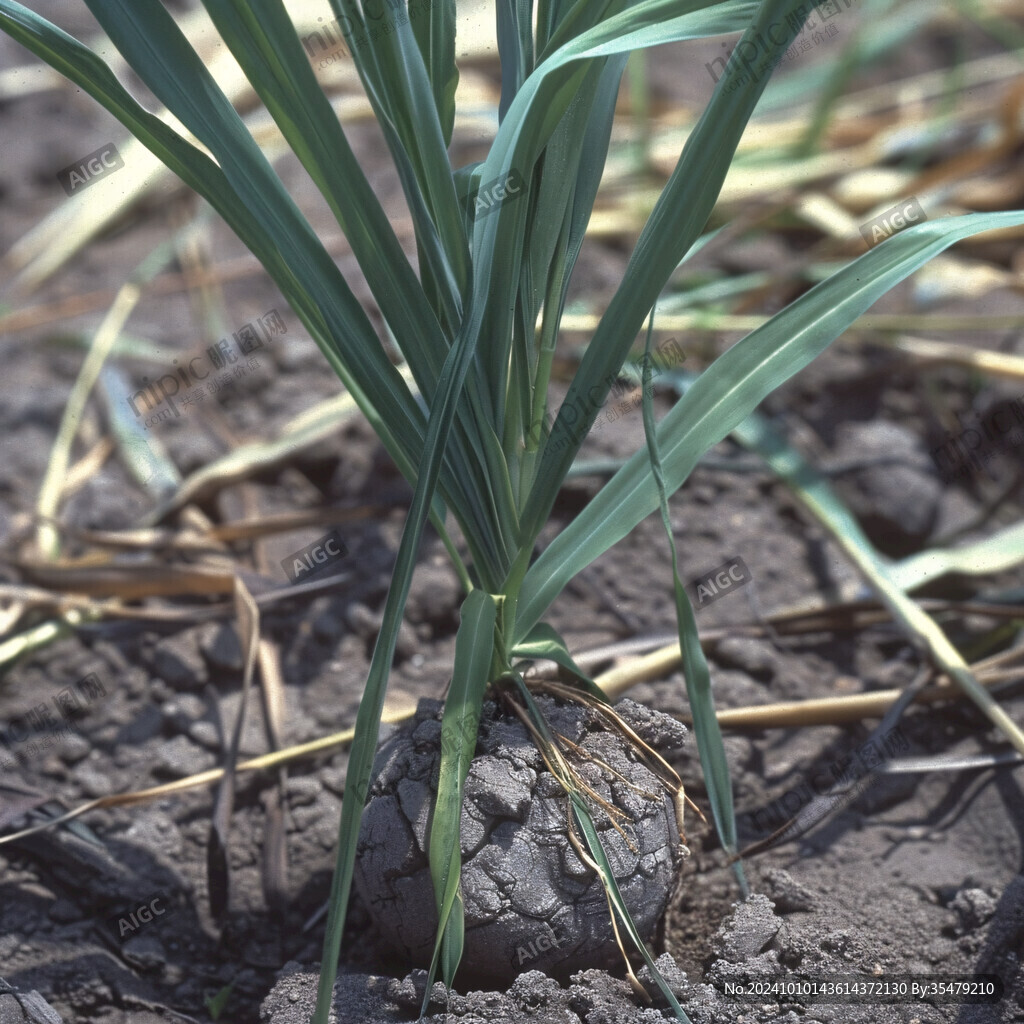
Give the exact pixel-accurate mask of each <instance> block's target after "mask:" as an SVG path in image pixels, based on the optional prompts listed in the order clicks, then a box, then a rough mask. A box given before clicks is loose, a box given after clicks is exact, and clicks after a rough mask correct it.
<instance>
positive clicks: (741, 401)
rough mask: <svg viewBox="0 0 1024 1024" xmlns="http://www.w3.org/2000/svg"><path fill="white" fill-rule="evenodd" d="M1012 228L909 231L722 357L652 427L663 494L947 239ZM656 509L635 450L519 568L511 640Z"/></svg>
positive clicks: (929, 226)
mask: <svg viewBox="0 0 1024 1024" xmlns="http://www.w3.org/2000/svg"><path fill="white" fill-rule="evenodd" d="M1018 224H1024V212H1019V211H1018V212H1012V213H992V214H968V215H966V216H963V217H952V218H949V217H947V218H943V219H941V220H935V221H930V222H927V223H923V224H919V225H915V226H913V227H910V228H907V229H905V230H904V231H902V232H900V233H899V234H898V235H894V236H893V237H892V238H889V239H887V240H886V241H884V242H882V243H881V245H878V246H876V247H875V248H874V249H872V250H870V251H869V252H867V253H865V254H864V255H863V256H860V257H859V258H858V259H856V260H854V261H853V262H852V263H851V264H850V265H849V266H846V267H844V268H843V269H842V270H839V271H837V272H836V273H835V274H833V275H832V277H830V278H828V280H826V281H822V282H821V283H820V284H818V285H816V286H815V287H814V288H812V289H811V290H810V291H808V292H806V293H805V294H804V295H802V296H800V298H798V299H797V300H796V301H795V302H793V303H791V304H790V305H789V306H787V307H786V308H785V309H784V310H782V312H780V313H778V314H777V315H776V316H774V317H773V318H772V319H771V320H770V321H768V323H766V324H763V325H762V326H761V327H759V328H758V329H757V330H756V331H753V332H752V333H751V334H748V335H747V336H746V337H745V338H743V339H742V340H741V341H738V342H737V343H736V344H735V345H733V346H732V348H730V349H729V350H728V351H726V352H724V353H722V355H721V356H719V357H718V358H717V359H716V360H715V361H714V362H713V363H712V364H711V366H709V367H708V368H707V369H706V370H705V371H704V373H703V374H701V376H700V378H699V379H698V382H697V384H696V385H695V386H694V387H692V388H691V389H690V390H689V391H688V392H687V394H686V395H685V396H684V397H683V398H682V399H680V401H678V402H677V403H676V404H675V406H673V408H672V410H671V411H670V412H669V413H668V414H667V415H666V416H665V417H664V418H663V419H662V421H661V423H659V424H658V445H659V449H660V452H661V459H662V465H663V467H664V471H665V486H666V488H667V490H668V492H669V493H674V492H675V491H676V490H677V489H678V488H679V487H681V486H682V484H683V482H684V481H685V480H686V478H687V477H688V476H689V474H690V472H691V471H692V470H693V467H694V466H695V465H696V464H697V461H698V460H699V459H700V458H701V456H702V455H703V454H704V453H705V452H706V451H707V450H708V449H709V448H711V447H712V446H713V445H715V444H717V443H718V442H719V441H720V440H722V438H723V437H725V436H726V435H727V434H728V433H729V432H730V431H731V430H732V429H733V428H734V427H735V426H736V425H737V424H739V423H740V422H742V420H744V419H745V418H746V417H747V416H748V415H749V414H750V413H751V412H753V410H754V409H756V408H757V406H758V405H759V404H760V402H761V401H762V400H763V399H764V398H765V396H766V395H768V394H770V393H771V392H772V391H774V390H775V388H777V387H778V386H779V385H780V384H781V383H782V382H783V381H785V380H788V379H789V378H790V377H792V376H793V375H794V374H796V373H797V372H798V371H799V370H801V369H803V367H805V366H806V365H807V364H808V363H809V362H811V360H812V359H814V358H815V357H816V356H817V355H819V354H820V353H821V352H823V351H824V350H825V349H826V348H827V347H828V346H829V345H830V344H831V343H832V342H833V341H834V340H835V339H836V338H837V337H839V335H840V334H842V333H843V331H845V330H846V329H847V328H848V327H849V326H850V324H852V323H853V322H854V321H855V320H856V319H857V317H859V316H860V315H861V314H862V313H863V312H864V311H865V310H867V309H868V308H869V307H870V306H871V305H872V304H873V303H874V302H876V301H877V300H878V299H879V298H880V297H881V296H882V295H884V294H885V293H886V292H887V291H888V290H889V289H890V288H892V287H893V286H894V285H896V284H898V283H899V282H900V281H902V280H903V279H904V278H906V277H908V276H909V275H910V274H911V273H913V272H914V271H915V270H916V269H917V268H918V267H920V266H922V265H923V264H924V263H926V262H927V261H928V260H929V259H931V258H932V257H933V256H936V255H938V254H939V253H940V252H942V251H943V250H944V249H947V248H949V246H951V245H953V243H954V242H957V241H959V240H960V239H962V238H968V237H970V236H971V235H973V234H977V233H979V232H982V231H992V230H997V229H999V228H1008V227H1014V226H1016V225H1018ZM657 507H658V491H657V487H656V486H655V484H654V480H653V478H652V475H651V467H650V461H649V459H648V458H647V453H646V452H637V453H636V454H635V455H634V456H633V457H632V458H631V459H630V460H629V461H628V462H627V463H626V464H625V465H624V466H623V467H622V468H621V469H620V470H619V471H618V472H617V473H616V474H615V476H614V477H612V479H611V480H609V481H608V483H607V484H606V485H605V486H604V487H603V488H602V489H601V490H600V491H599V492H598V493H597V495H595V497H594V498H593V499H592V500H591V501H590V502H589V503H588V504H587V506H586V508H584V509H583V511H582V512H581V513H580V514H579V515H578V516H577V517H576V518H575V519H574V520H573V521H572V522H571V523H570V524H569V525H568V526H567V527H566V528H565V529H564V530H562V532H561V533H560V534H559V535H558V536H557V537H556V538H555V539H554V540H553V541H552V542H551V544H550V545H548V547H547V548H546V549H545V550H544V552H543V553H542V554H541V556H540V557H539V558H538V559H537V561H536V562H535V563H534V564H533V565H532V566H531V567H530V569H529V570H528V571H527V573H526V576H525V579H524V582H523V587H522V591H521V593H520V596H519V602H518V610H517V619H516V627H515V630H514V633H513V639H512V643H513V644H514V643H515V642H516V640H517V639H518V638H521V637H523V636H526V635H527V633H528V632H529V630H530V629H531V627H532V626H533V625H534V624H535V623H536V622H538V621H539V619H540V617H541V616H542V615H543V614H544V612H545V610H546V609H547V608H548V606H549V605H550V604H551V602H552V601H553V600H554V599H555V597H557V596H558V594H559V593H560V592H561V590H562V588H563V587H564V586H565V585H566V583H568V582H569V580H570V579H572V578H573V577H574V576H575V575H576V574H577V573H578V572H580V571H581V570H582V569H584V568H586V566H588V565H589V564H590V563H591V562H592V561H594V559H595V558H597V557H598V556H599V555H601V554H602V553H603V552H605V551H607V550H608V548H609V547H611V546H612V545H613V544H615V543H617V542H618V541H620V540H621V539H622V538H623V537H625V536H626V535H627V534H628V533H629V532H630V531H631V530H632V529H633V527H635V526H636V525H637V523H639V522H640V521H641V520H642V519H644V518H645V517H646V516H648V515H650V513H651V512H653V511H654V510H655V509H656V508H657ZM525 528H526V527H525V524H524V529H525Z"/></svg>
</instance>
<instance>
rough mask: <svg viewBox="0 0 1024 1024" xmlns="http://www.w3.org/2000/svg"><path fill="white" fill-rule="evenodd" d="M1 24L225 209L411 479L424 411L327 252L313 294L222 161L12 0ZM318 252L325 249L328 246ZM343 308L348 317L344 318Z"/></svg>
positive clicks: (3, 8) (0, 8) (2, 9)
mask: <svg viewBox="0 0 1024 1024" xmlns="http://www.w3.org/2000/svg"><path fill="white" fill-rule="evenodd" d="M139 17H140V18H141V15H139ZM0 28H2V29H3V30H4V31H5V32H7V34H8V35H10V36H11V37H12V38H14V39H15V40H17V41H18V42H19V43H21V44H22V45H23V46H25V47H27V48H28V49H29V50H31V51H32V52H33V53H35V54H36V55H37V56H39V57H40V58H42V59H43V60H45V61H46V62H47V63H48V64H50V65H51V66H52V67H54V68H55V69H56V70H57V71H59V72H60V73H61V74H62V75H64V76H65V77H67V78H68V79H70V80H71V81H72V82H74V83H75V84H76V85H78V86H79V87H80V88H82V89H83V90H84V91H85V92H87V93H88V94H89V95H91V96H92V97H93V98H94V99H96V100H98V101H99V102H100V103H101V104H102V105H103V106H104V107H106V109H107V110H109V111H110V112H111V113H112V114H113V115H114V116H115V117H116V118H117V119H118V120H119V121H121V123H122V124H124V125H125V127H127V128H128V129H129V131H131V132H132V134H133V135H135V137H136V138H138V139H139V140H140V141H141V142H142V143H144V144H145V145H146V147H147V148H149V149H150V150H151V151H152V152H153V153H155V154H156V155H157V156H158V157H159V158H160V159H161V160H162V161H163V162H164V163H165V164H166V165H167V166H168V167H169V168H170V169H171V170H172V171H173V172H174V173H175V174H177V175H178V176H179V177H180V178H181V179H182V180H183V181H184V182H185V183H186V184H187V185H188V186H189V187H190V188H193V189H194V190H195V191H196V192H197V193H199V194H200V195H202V196H203V197H204V198H205V199H207V200H208V201H209V202H210V204H211V205H212V206H213V207H214V209H215V210H217V212H218V213H219V214H220V215H221V216H222V217H224V219H225V220H226V221H227V223H228V224H229V225H230V226H231V228H232V229H233V230H234V231H235V233H236V234H237V235H238V237H239V238H240V239H241V240H242V241H243V242H244V243H245V245H246V246H247V247H248V248H249V249H250V250H251V251H252V252H253V253H254V254H255V255H256V256H257V257H258V258H259V259H260V261H261V263H262V264H263V265H264V267H265V268H266V269H267V272H268V273H269V274H270V276H271V277H272V278H273V279H274V281H275V282H276V283H277V285H278V287H280V289H281V291H282V292H283V294H284V295H285V296H286V297H287V299H288V301H289V303H290V304H291V306H292V308H293V309H294V310H295V312H296V314H297V315H298V316H299V318H300V319H301V320H302V322H303V324H304V325H305V327H306V328H307V330H309V332H310V334H311V336H312V337H313V338H314V340H315V341H316V342H317V344H318V345H319V346H320V348H321V350H322V351H323V352H324V354H325V356H326V357H327V359H328V361H329V362H330V364H331V366H332V367H333V368H334V370H335V372H337V374H338V376H339V377H340V378H341V380H342V381H343V383H344V384H345V386H346V387H347V388H348V390H349V392H350V393H351V394H352V397H353V399H354V400H355V401H356V403H357V404H358V405H359V407H360V409H361V410H362V411H363V413H364V414H365V415H366V417H367V419H368V420H369V422H370V424H371V425H372V426H373V428H374V430H375V431H376V432H377V434H378V436H379V437H380V438H381V439H382V441H383V442H384V444H385V446H386V447H387V449H388V452H389V453H390V454H391V456H392V457H393V458H394V459H395V461H396V463H397V464H398V466H399V467H400V468H401V469H402V472H403V474H405V475H406V476H407V478H408V479H414V478H415V466H416V465H417V463H418V461H419V457H420V452H421V450H422V437H423V431H424V417H423V415H422V413H421V412H420V411H419V409H418V407H417V406H416V404H415V402H413V401H411V400H410V392H409V389H408V387H407V386H406V385H405V383H404V381H402V380H401V378H400V375H398V377H397V382H396V377H395V374H396V373H397V371H396V370H395V368H394V367H393V366H392V365H391V363H390V362H389V361H388V360H387V358H386V357H384V355H383V352H382V351H380V345H379V343H377V342H376V339H375V335H374V334H373V329H372V326H371V325H370V323H369V320H368V319H367V318H366V315H365V313H364V312H363V311H362V309H361V307H359V305H358V303H354V299H353V300H352V301H353V303H354V308H353V307H352V306H349V305H346V306H345V307H344V308H342V307H341V306H339V304H338V303H339V298H340V297H341V295H342V293H343V292H344V291H345V290H346V289H347V285H345V282H344V279H343V278H342V277H341V275H340V274H339V273H338V272H337V268H335V267H334V265H333V262H331V261H330V259H329V257H327V261H328V263H330V266H331V269H332V272H333V277H332V282H333V283H332V286H331V287H330V288H329V289H328V290H327V291H326V292H325V293H323V294H321V295H316V297H314V291H311V290H310V289H311V287H312V285H313V284H315V283H316V282H312V283H311V284H310V287H307V282H304V281H300V279H299V278H298V277H297V276H296V274H295V273H294V272H293V270H292V267H293V266H294V265H295V261H292V260H291V259H290V255H289V247H288V242H289V240H288V239H287V238H284V239H279V238H277V237H275V236H274V235H273V234H272V233H271V231H270V230H269V229H268V227H267V225H266V223H265V222H263V221H261V220H260V218H259V217H258V216H256V214H255V212H254V210H253V208H252V207H251V206H250V205H249V204H248V203H247V202H246V201H245V199H243V198H242V197H240V196H239V195H238V194H237V193H236V192H235V190H234V188H233V186H232V184H231V183H229V181H228V180H227V177H226V175H225V174H224V172H223V171H222V169H221V168H220V167H218V166H217V164H216V163H214V162H213V161H212V160H211V159H210V158H209V157H208V156H206V155H205V154H204V153H202V152H200V151H199V150H198V149H197V148H196V147H195V146H193V145H191V144H190V143H188V142H186V141H185V140H184V139H183V138H182V137H181V136H180V135H178V133H177V132H175V131H174V130H173V129H171V128H170V127H169V126H168V125H166V124H164V122H163V121H161V120H160V119H159V118H157V117H155V116H154V115H153V114H150V113H149V112H148V111H146V110H145V109H143V108H142V107H141V106H140V105H139V104H138V103H137V102H136V101H135V100H134V99H133V97H132V96H131V95H129V93H128V92H127V91H126V90H125V89H124V87H123V86H122V85H121V84H120V82H118V80H117V79H116V78H115V77H114V75H113V73H112V72H111V71H110V69H109V68H108V67H107V66H106V64H104V63H103V61H101V60H100V59H99V57H97V56H96V55H95V54H94V53H93V52H92V51H91V50H89V49H88V48H87V47H85V46H83V45H82V43H80V42H79V41H78V40H77V39H74V38H73V37H71V36H69V35H68V34H67V33H65V32H63V31H62V30H61V29H59V28H57V27H56V26H55V25H52V24H50V23H49V22H48V21H46V20H45V19H43V18H40V17H39V16H38V15H37V14H34V13H33V12H32V11H30V10H28V8H26V7H24V6H22V5H21V4H19V3H17V2H15V0H0ZM261 159H262V156H261ZM314 241H315V239H314ZM316 244H317V245H319V243H316ZM324 255H325V257H326V253H325V254H324ZM349 294H350V293H349ZM325 313H326V315H325ZM349 314H351V318H350V319H347V317H348V316H349ZM329 324H330V325H332V326H329ZM343 325H345V326H347V327H348V333H349V336H350V337H351V336H355V337H357V338H359V339H360V341H361V342H362V344H361V345H358V346H353V348H355V349H359V350H361V349H363V348H364V347H365V348H366V350H367V351H369V352H371V355H370V357H369V358H368V359H367V360H366V361H363V360H362V359H361V357H360V358H358V359H354V360H353V361H354V362H355V363H356V365H355V366H354V367H353V368H351V369H350V366H349V363H348V362H347V361H346V360H344V359H343V358H342V355H341V350H340V346H339V342H338V337H339V334H338V331H339V330H340V328H341V327H342V326H343ZM373 348H376V349H377V350H378V353H379V356H380V360H382V362H383V366H381V365H380V360H377V359H375V358H374V357H373V355H372V349H373ZM347 354H348V355H351V353H347Z"/></svg>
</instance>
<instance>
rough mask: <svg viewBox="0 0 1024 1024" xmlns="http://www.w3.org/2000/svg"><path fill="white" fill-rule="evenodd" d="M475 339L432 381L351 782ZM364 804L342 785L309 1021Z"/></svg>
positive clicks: (329, 976) (368, 735)
mask: <svg viewBox="0 0 1024 1024" xmlns="http://www.w3.org/2000/svg"><path fill="white" fill-rule="evenodd" d="M474 342H475V339H474V338H473V336H472V335H471V334H464V335H461V336H460V337H459V339H458V340H457V341H456V343H455V345H454V347H453V348H452V350H451V352H450V353H449V355H448V358H447V359H446V360H445V364H444V368H443V369H442V371H441V379H440V381H439V382H438V389H437V395H436V398H435V401H434V404H433V405H432V407H431V410H430V419H429V420H428V422H427V438H426V442H425V444H424V450H423V465H422V466H421V467H420V473H419V476H418V478H417V480H416V489H415V491H414V493H413V498H412V505H411V506H410V508H409V515H408V518H407V519H406V523H405V529H404V530H403V531H402V539H401V542H400V543H399V546H398V557H397V559H396V561H395V571H394V573H393V575H392V578H391V587H390V589H389V590H388V596H387V599H386V600H385V602H384V616H383V622H382V624H381V629H380V633H379V634H378V635H377V641H376V643H375V645H374V648H373V656H372V657H371V659H370V671H369V675H368V677H367V680H366V688H365V690H364V692H363V696H362V699H361V700H360V702H359V711H358V712H357V713H356V725H355V739H354V740H353V743H352V750H351V752H350V754H349V769H348V771H349V773H350V774H351V775H352V777H354V778H355V779H357V780H359V779H364V780H368V779H369V777H370V769H371V767H372V765H373V756H374V752H375V751H376V747H377V738H378V736H379V734H380V718H381V713H382V711H383V710H384V695H385V691H386V689H387V681H388V675H389V673H390V670H391V662H392V659H393V658H394V655H395V647H396V646H397V643H398V630H399V627H400V626H401V624H402V613H403V611H404V609H405V602H406V598H407V597H408V595H409V587H410V585H411V583H412V575H413V571H414V569H415V567H416V554H417V551H418V550H419V545H420V541H421V539H422V537H423V527H424V524H425V522H426V518H427V513H428V511H429V509H430V502H431V497H432V495H433V493H434V488H435V487H436V485H437V479H438V475H439V473H440V469H441V463H442V460H443V458H444V450H445V446H446V444H447V442H448V436H449V433H450V431H451V426H452V422H453V420H454V417H455V408H456V404H457V402H458V399H459V393H460V392H461V390H462V387H463V385H464V383H465V380H466V373H467V372H468V370H469V365H470V363H471V362H472V360H473V356H474V354H475V351H474ZM365 800H366V790H365V788H361V787H358V786H357V788H355V789H349V787H348V786H346V788H345V796H344V798H343V799H342V803H341V822H340V825H339V828H338V857H337V862H336V864H335V868H334V878H333V880H332V882H331V895H330V910H329V912H328V918H327V934H326V936H325V938H324V957H323V963H322V966H321V970H320V984H319V988H318V991H317V1004H316V1013H315V1014H314V1017H313V1024H327V1020H328V1014H329V1012H330V1008H331V998H332V993H333V990H334V979H335V977H336V976H337V973H338V955H339V952H340V949H341V933H342V928H343V926H344V923H345V915H346V913H347V910H348V898H349V893H350V891H351V887H352V871H353V868H354V865H355V856H356V843H357V841H358V838H359V822H360V820H361V818H362V813H363V805H364V803H365Z"/></svg>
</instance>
